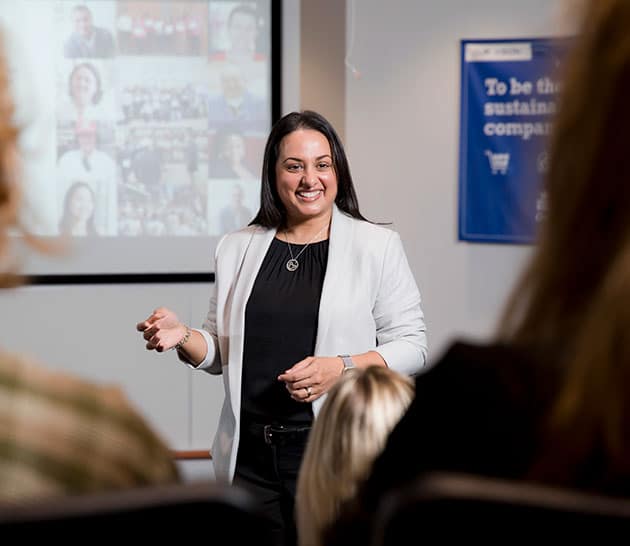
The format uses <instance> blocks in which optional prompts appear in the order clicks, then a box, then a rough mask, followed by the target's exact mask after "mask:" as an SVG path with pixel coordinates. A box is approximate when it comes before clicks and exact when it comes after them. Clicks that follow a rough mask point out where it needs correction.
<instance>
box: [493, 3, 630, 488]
mask: <svg viewBox="0 0 630 546" xmlns="http://www.w3.org/2000/svg"><path fill="white" fill-rule="evenodd" d="M629 29H630V2H629V1H628V0H591V1H590V2H588V4H587V9H586V11H585V13H584V19H583V23H582V27H581V31H580V33H579V35H578V37H577V39H576V42H575V44H574V49H573V51H571V54H570V57H569V59H568V61H567V65H566V72H565V75H564V77H563V91H562V94H561V97H560V101H559V110H558V116H557V118H556V120H555V125H554V131H553V137H552V142H551V151H550V165H549V171H548V175H547V180H546V192H547V197H548V204H549V209H548V213H547V217H546V219H545V221H544V222H543V225H542V226H541V231H540V234H539V242H538V248H537V249H536V250H535V253H534V255H533V257H532V260H531V262H530V264H529V266H528V268H527V269H526V270H525V271H524V273H523V275H522V277H521V279H520V281H519V283H518V284H517V285H516V287H515V289H514V291H513V292H512V296H511V298H510V300H509V302H508V306H507V308H506V312H505V314H504V316H503V317H502V321H501V324H502V328H501V331H500V337H501V338H502V339H504V340H507V341H508V342H511V343H516V344H522V345H527V346H530V347H531V346H534V347H535V348H537V349H538V350H539V351H540V352H541V354H543V355H550V354H551V355H553V356H551V357H550V360H551V361H555V362H557V364H558V368H557V369H555V370H548V371H547V377H548V379H549V383H548V385H549V386H550V387H551V388H555V389H556V391H557V393H556V394H557V398H556V400H555V403H554V405H553V407H552V410H551V416H550V431H549V437H550V441H549V442H547V443H546V444H545V447H546V448H547V455H548V461H547V462H546V463H544V464H542V465H541V469H540V472H539V477H541V476H542V477H543V478H545V477H548V476H553V477H555V478H558V477H559V476H562V475H565V474H566V473H570V472H571V471H572V470H574V469H575V467H576V466H578V467H579V465H580V464H581V463H582V462H583V460H581V458H582V459H583V458H585V457H587V456H588V450H589V449H591V448H592V446H593V445H599V446H601V449H602V453H601V455H602V457H604V459H602V461H604V460H605V461H607V464H609V465H610V468H609V469H610V471H611V475H616V473H618V472H619V471H620V469H625V473H626V474H628V473H629V472H630V434H628V431H629V430H630V395H629V392H630V391H629V387H628V385H630V344H629V343H628V342H627V337H628V331H629V330H630V153H629V148H630V145H629V144H628V142H629V141H628V127H629V126H630V101H629V100H628V96H627V94H628V89H630V30H629ZM554 380H555V381H554ZM554 450H555V451H554ZM570 451H572V455H573V456H574V460H573V461H569V460H568V457H566V455H567V452H570ZM554 454H561V455H562V456H556V457H555V459H554ZM545 464H546V468H545V469H543V468H544V467H545ZM545 473H546V475H545Z"/></svg>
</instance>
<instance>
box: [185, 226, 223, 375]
mask: <svg viewBox="0 0 630 546" xmlns="http://www.w3.org/2000/svg"><path fill="white" fill-rule="evenodd" d="M225 237H226V236H224V237H223V238H222V239H221V240H220V241H219V242H218V243H217V247H216V250H215V255H214V263H215V268H214V269H215V273H214V283H213V285H212V288H211V294H210V304H209V306H208V315H207V316H206V320H205V321H204V323H203V325H202V327H201V328H193V330H194V331H195V332H199V333H200V334H201V335H202V336H203V338H204V339H205V340H206V346H207V348H208V351H207V352H206V357H205V358H204V359H203V360H202V361H201V363H200V364H198V365H196V366H195V365H194V364H192V363H191V362H189V361H188V360H187V359H186V358H185V357H184V355H183V354H182V353H180V352H179V351H178V355H179V357H180V359H181V360H182V362H184V363H185V364H188V366H190V367H191V368H193V369H195V370H203V371H205V372H208V373H210V374H213V375H220V374H221V373H222V372H223V368H222V366H221V357H220V351H219V336H218V334H217V290H218V289H217V287H218V285H219V269H220V267H219V250H220V248H221V244H222V243H223V241H224V240H225Z"/></svg>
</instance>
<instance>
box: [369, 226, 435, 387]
mask: <svg viewBox="0 0 630 546" xmlns="http://www.w3.org/2000/svg"><path fill="white" fill-rule="evenodd" d="M373 315H374V321H375V323H376V343H377V347H376V351H377V352H378V353H379V354H380V355H381V356H382V357H383V359H384V360H385V362H386V363H387V365H388V366H389V367H390V368H392V369H393V370H396V371H397V372H400V373H402V374H405V375H414V374H416V373H417V372H419V371H420V369H421V368H422V367H423V366H424V365H425V363H426V360H427V350H428V346H427V335H426V325H425V322H424V313H423V312H422V307H421V298H420V291H419V290H418V286H417V285H416V281H415V279H414V277H413V273H412V272H411V269H410V267H409V263H408V261H407V256H406V255H405V251H404V249H403V246H402V242H401V240H400V236H399V235H398V233H396V232H395V231H392V232H391V235H390V237H389V239H388V241H387V244H386V247H385V253H384V256H383V263H382V274H381V279H380V283H379V287H378V293H377V297H376V302H375V304H374V310H373Z"/></svg>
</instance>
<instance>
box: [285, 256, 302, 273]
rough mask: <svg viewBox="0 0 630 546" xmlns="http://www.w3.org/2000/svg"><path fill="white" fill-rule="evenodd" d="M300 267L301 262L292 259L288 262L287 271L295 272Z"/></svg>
mask: <svg viewBox="0 0 630 546" xmlns="http://www.w3.org/2000/svg"><path fill="white" fill-rule="evenodd" d="M299 266H300V264H299V262H298V261H297V260H296V259H295V258H291V259H290V260H289V261H288V262H287V269H288V270H289V271H295V270H296V269H297V268H298V267H299Z"/></svg>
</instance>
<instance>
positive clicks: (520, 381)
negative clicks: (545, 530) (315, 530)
mask: <svg viewBox="0 0 630 546" xmlns="http://www.w3.org/2000/svg"><path fill="white" fill-rule="evenodd" d="M629 28H630V2H627V0H593V1H591V2H589V3H588V4H587V9H586V13H585V16H584V22H583V27H582V31H581V32H580V34H579V36H578V38H577V39H576V44H575V49H574V50H573V51H572V52H571V56H570V57H569V59H568V62H567V68H568V70H567V72H566V74H565V77H564V79H563V90H564V91H563V95H562V96H561V100H560V109H559V114H558V117H557V118H556V121H555V128H554V135H553V140H552V143H551V156H550V168H549V172H548V177H547V180H546V191H547V195H548V199H549V209H548V214H547V217H546V220H545V221H544V223H543V225H542V228H541V232H540V234H539V242H538V245H537V248H536V249H535V252H534V254H533V256H532V259H531V262H530V263H529V266H528V267H527V269H526V270H525V271H524V273H523V275H522V277H521V279H520V282H519V283H518V284H517V285H516V287H515V289H514V292H513V294H512V296H511V298H510V300H509V301H508V305H507V307H506V312H505V315H504V317H503V318H502V320H501V325H502V326H501V330H500V334H499V336H498V340H497V341H496V342H495V343H493V344H490V345H479V344H472V343H463V342H459V343H455V344H454V345H453V346H452V347H451V348H450V349H449V350H448V351H447V353H446V354H445V355H444V357H443V358H442V359H441V360H440V361H439V362H437V363H436V364H435V366H433V367H432V368H431V369H430V370H429V371H428V372H427V373H426V374H423V375H422V376H419V377H418V378H417V380H416V397H415V399H414V402H413V403H412V404H411V406H410V408H409V411H408V412H407V413H406V415H405V416H404V417H403V418H402V419H401V421H400V423H399V424H398V426H397V427H396V428H395V429H394V430H393V432H392V434H391V436H390V439H389V441H388V444H387V446H386V448H385V450H384V451H383V453H382V455H381V456H380V457H379V458H377V460H376V461H375V464H374V469H373V472H372V474H371V476H370V478H369V479H368V481H367V483H366V486H365V487H364V488H363V489H362V490H361V492H360V494H359V495H357V498H356V506H355V507H354V510H353V511H348V513H345V514H344V515H343V516H342V518H341V521H339V522H338V523H337V525H336V526H335V529H334V532H333V533H331V535H332V536H331V537H329V539H330V540H329V544H344V545H347V544H365V543H366V542H365V541H366V540H367V536H366V533H369V529H370V527H369V522H370V521H371V520H372V518H373V516H374V514H375V513H376V511H377V510H378V506H379V503H380V501H381V500H382V499H383V498H384V496H385V495H386V494H387V492H389V491H391V490H392V489H393V488H396V487H398V486H400V485H401V484H404V483H408V482H409V481H410V480H412V479H413V478H415V477H416V476H418V475H419V474H422V473H425V472H429V471H434V470H438V471H455V472H466V473H474V474H481V475H485V476H494V477H501V478H508V479H520V480H531V481H535V482H539V483H545V484H550V485H555V486H561V487H568V488H574V489H581V490H585V491H592V492H599V493H605V494H613V495H614V494H616V495H630V435H629V434H628V431H630V391H629V390H628V389H629V388H628V385H629V384H630V351H629V345H628V342H627V332H628V329H629V328H630V313H629V311H628V309H630V307H629V306H628V302H629V301H630V214H628V211H629V210H630V155H629V154H628V151H627V148H628V139H627V134H626V128H627V126H628V124H629V123H630V103H629V102H628V100H627V89H628V85H629V84H630V34H629V33H628V29H629Z"/></svg>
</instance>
